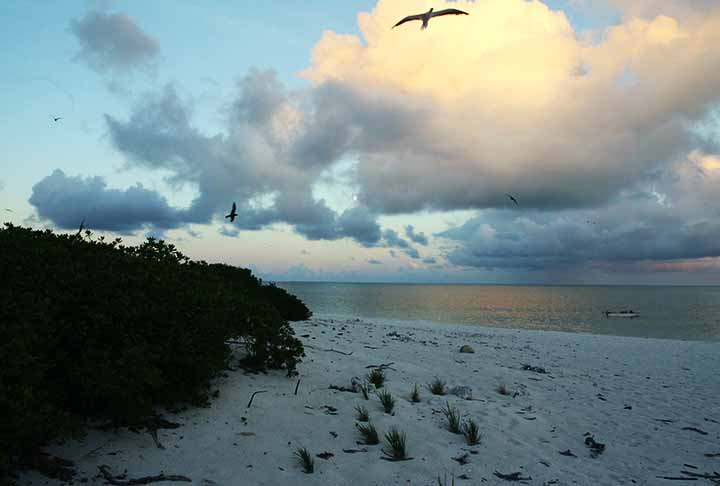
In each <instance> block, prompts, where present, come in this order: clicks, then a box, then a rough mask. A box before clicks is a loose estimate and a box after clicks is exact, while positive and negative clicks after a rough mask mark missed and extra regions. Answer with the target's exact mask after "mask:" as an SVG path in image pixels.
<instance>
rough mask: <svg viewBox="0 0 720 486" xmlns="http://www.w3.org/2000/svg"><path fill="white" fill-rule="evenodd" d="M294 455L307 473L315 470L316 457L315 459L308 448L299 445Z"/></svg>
mask: <svg viewBox="0 0 720 486" xmlns="http://www.w3.org/2000/svg"><path fill="white" fill-rule="evenodd" d="M294 455H295V457H296V458H297V460H298V462H299V463H300V466H302V468H303V471H305V473H306V474H312V473H313V472H315V459H313V456H312V454H310V452H309V451H308V450H307V448H305V447H298V448H297V450H296V451H295V454H294Z"/></svg>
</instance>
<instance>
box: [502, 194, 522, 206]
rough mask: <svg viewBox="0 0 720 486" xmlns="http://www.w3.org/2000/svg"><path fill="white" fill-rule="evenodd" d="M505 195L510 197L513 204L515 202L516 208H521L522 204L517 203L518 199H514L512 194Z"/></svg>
mask: <svg viewBox="0 0 720 486" xmlns="http://www.w3.org/2000/svg"><path fill="white" fill-rule="evenodd" d="M505 195H506V196H507V197H509V198H510V200H511V201H512V202H514V203H515V205H516V206H520V203H519V202H517V199H515V198H514V197H512V196H511V195H510V194H505Z"/></svg>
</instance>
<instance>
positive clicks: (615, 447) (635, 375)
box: [19, 317, 720, 486]
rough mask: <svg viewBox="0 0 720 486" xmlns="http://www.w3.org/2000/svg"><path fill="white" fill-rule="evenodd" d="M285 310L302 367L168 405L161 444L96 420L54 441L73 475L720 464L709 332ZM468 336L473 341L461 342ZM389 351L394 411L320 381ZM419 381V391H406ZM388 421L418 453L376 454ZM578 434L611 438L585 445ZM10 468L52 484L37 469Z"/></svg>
mask: <svg viewBox="0 0 720 486" xmlns="http://www.w3.org/2000/svg"><path fill="white" fill-rule="evenodd" d="M292 325H293V327H294V329H295V332H296V335H297V336H298V337H299V338H300V339H301V340H302V341H303V343H304V344H305V345H306V355H307V356H306V357H305V358H304V359H303V361H302V363H300V365H299V367H298V371H299V376H298V377H296V378H288V377H286V376H285V374H284V373H282V372H268V373H267V374H251V373H249V372H245V371H243V370H237V371H234V372H228V373H227V374H226V375H225V376H223V377H220V378H218V379H217V380H216V381H215V383H214V384H213V390H218V391H219V396H218V397H217V398H215V399H213V401H212V402H211V404H210V407H208V408H194V409H189V410H187V411H184V412H180V413H177V414H166V415H165V417H166V418H167V419H168V420H171V421H174V422H178V423H180V424H182V425H181V427H179V428H177V429H173V430H159V431H158V436H157V439H158V442H157V443H156V442H155V440H154V439H153V438H152V437H151V436H150V434H148V433H133V432H129V431H127V430H121V431H118V432H117V433H113V432H107V431H98V430H91V431H89V433H88V435H87V437H86V438H85V439H83V440H80V441H68V442H66V443H65V444H64V445H54V446H52V447H50V448H48V451H49V452H50V453H52V454H55V455H57V456H59V457H62V458H64V459H68V460H72V461H74V462H75V464H76V466H77V468H78V474H77V476H76V478H75V482H76V483H77V482H80V481H81V480H82V479H86V480H87V481H86V482H87V484H106V481H105V480H104V479H103V478H102V477H98V467H99V466H103V465H105V466H108V468H109V469H108V470H110V471H112V474H116V475H120V474H121V473H123V471H125V470H126V471H127V477H128V478H139V477H144V476H154V475H158V474H160V473H161V472H163V473H164V474H166V475H170V474H172V475H182V476H183V477H187V478H189V479H191V481H192V484H203V485H206V486H208V485H213V484H215V485H221V486H230V485H244V484H253V485H254V484H257V485H273V484H298V485H300V484H303V485H310V484H312V485H315V484H320V485H326V484H327V485H336V484H358V485H364V484H368V485H375V484H377V485H381V484H382V485H388V484H398V485H431V484H437V477H438V476H441V477H444V475H445V474H447V476H448V478H450V477H451V476H452V475H454V476H455V477H456V480H455V481H456V484H458V485H462V484H468V485H471V484H479V483H481V482H482V483H483V484H489V485H493V484H512V483H508V482H507V481H505V480H503V479H501V478H499V477H497V476H496V475H494V473H495V472H496V471H497V472H499V473H502V474H510V473H514V472H520V473H521V477H530V478H532V479H531V480H528V481H527V482H526V483H525V484H539V485H540V484H581V485H583V484H587V485H604V484H608V485H610V484H648V485H649V484H663V483H665V482H667V481H664V480H662V479H659V478H658V477H659V476H680V475H681V471H682V470H687V466H684V465H687V464H690V465H691V466H695V467H696V468H697V469H693V471H698V472H706V471H707V472H709V471H713V470H718V469H720V457H707V456H706V454H715V453H720V442H719V440H718V439H719V438H720V416H719V415H718V413H720V412H718V409H717V402H716V397H717V394H718V392H719V391H720V376H718V374H717V373H716V370H718V369H720V366H719V365H720V346H718V345H717V344H716V343H704V342H698V341H677V340H666V339H650V338H633V337H618V336H605V335H592V334H581V333H566V332H556V331H530V330H511V329H499V328H489V327H478V326H467V325H462V324H459V325H451V324H442V325H439V324H433V323H423V322H417V321H414V322H405V323H402V322H397V321H393V322H388V321H383V320H370V319H359V318H354V319H353V318H350V319H335V318H327V317H321V318H314V319H311V320H309V321H304V322H296V323H293V324H292ZM463 345H469V346H471V347H472V348H473V350H474V351H475V352H474V353H460V352H459V349H460V347H461V346H463ZM383 364H384V365H387V366H386V370H385V371H386V375H387V382H386V384H385V386H384V388H385V389H387V390H388V391H389V392H390V393H391V394H392V395H393V396H394V398H395V401H396V405H395V409H394V413H393V414H387V413H384V412H383V409H382V406H381V405H380V401H379V400H378V398H377V396H376V395H375V394H374V393H370V396H369V400H367V401H366V400H364V399H363V398H362V395H361V394H360V393H353V392H351V391H340V390H337V389H335V390H333V389H329V388H328V387H330V386H331V385H332V386H335V387H338V388H341V389H343V388H350V387H351V381H352V379H353V377H357V378H363V377H364V376H365V375H366V374H367V373H368V372H369V371H370V370H371V369H372V368H368V366H378V365H383ZM523 365H529V366H531V367H534V369H530V370H528V369H523ZM236 366H237V364H236V363H235V362H234V363H233V367H236ZM540 368H542V369H543V370H545V371H546V373H538V372H537V371H538V370H539V369H540ZM436 377H437V378H440V379H442V380H445V381H446V382H447V386H448V389H452V388H454V387H457V386H466V387H470V388H471V389H472V399H471V400H465V399H462V398H460V397H457V396H454V395H450V394H449V395H446V396H436V395H432V394H431V393H430V391H429V390H428V389H427V388H426V387H425V385H426V384H427V383H429V382H430V381H431V380H433V379H434V378H436ZM298 379H299V380H300V381H299V386H298V385H297V383H298ZM416 383H417V384H418V385H419V387H420V395H421V399H420V402H419V403H413V402H412V401H411V400H410V393H411V391H412V388H413V385H414V384H416ZM500 385H504V386H505V387H506V389H507V390H508V392H509V394H508V395H501V394H500V393H498V391H497V390H498V387H500ZM296 386H297V394H295V388H296ZM258 391H263V393H260V394H257V395H256V396H255V398H254V399H253V403H252V405H251V406H250V407H248V406H247V405H248V401H249V400H250V398H251V396H252V395H253V393H254V392H258ZM448 403H449V404H450V405H451V406H454V407H456V408H457V409H458V410H459V411H460V413H461V414H462V416H463V418H465V419H468V418H473V419H474V420H475V421H477V423H478V424H479V426H480V433H481V434H482V440H481V443H480V444H479V445H477V446H468V445H467V444H466V441H465V438H464V437H463V436H462V435H458V434H453V433H451V432H450V431H448V430H447V427H446V425H447V421H446V419H445V416H444V415H443V414H442V413H441V411H440V410H441V409H442V408H443V407H445V406H446V405H447V404H448ZM356 406H364V407H366V408H367V410H368V411H369V415H370V422H371V423H372V424H374V425H375V426H376V427H377V430H378V432H379V434H380V436H381V444H380V445H362V444H358V441H361V437H360V435H359V434H358V433H357V430H356V426H355V424H356V420H355V407H356ZM392 427H395V428H397V429H398V430H402V431H404V432H405V433H406V434H407V449H408V455H409V456H410V457H412V460H408V461H402V462H391V461H387V460H383V459H382V457H383V453H382V452H381V450H382V449H387V445H386V444H385V442H384V441H383V439H382V436H383V435H384V433H385V432H387V431H388V430H390V428H392ZM586 434H591V435H592V437H593V440H596V441H597V442H599V443H602V444H605V450H604V451H602V452H601V453H597V451H593V450H592V449H590V448H589V447H588V446H587V445H586V443H585V442H586V439H587V437H588V436H587V435H586ZM158 443H159V444H160V445H161V446H162V448H159V447H158ZM298 447H306V448H307V449H308V450H309V451H310V452H311V453H312V454H313V455H316V454H320V453H324V452H328V453H330V454H332V455H331V456H326V457H328V458H327V459H322V458H319V457H315V472H314V473H313V474H306V473H304V472H303V471H302V469H301V468H300V466H299V465H298V463H297V461H296V459H295V458H294V456H293V453H294V452H295V451H296V449H297V448H298ZM344 451H345V452H344ZM346 451H355V452H346ZM567 451H569V452H570V454H567V455H564V454H560V453H561V452H567ZM463 457H464V459H462V458H463ZM456 459H457V460H456ZM459 462H466V464H460V463H459ZM461 477H463V478H468V479H460V478H461ZM19 483H20V484H55V483H54V482H53V481H52V480H47V478H44V477H42V476H39V475H38V474H37V473H23V474H22V476H21V480H20V482H19ZM668 484H672V482H668ZM698 484H701V483H698Z"/></svg>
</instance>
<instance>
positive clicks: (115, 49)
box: [70, 12, 160, 73]
mask: <svg viewBox="0 0 720 486" xmlns="http://www.w3.org/2000/svg"><path fill="white" fill-rule="evenodd" d="M70 30H71V32H72V33H73V34H74V35H75V37H76V38H77V39H78V41H79V42H80V51H79V52H78V53H77V55H76V58H77V59H80V60H82V61H84V62H85V63H87V64H88V65H89V66H90V67H91V68H92V69H94V70H95V71H98V72H100V73H104V72H107V71H111V72H115V73H121V72H126V71H130V70H133V69H136V68H139V67H147V66H149V65H150V64H151V63H152V62H153V61H154V59H155V58H156V57H157V55H158V53H159V51H160V46H159V44H158V42H157V40H155V39H153V38H152V37H150V36H149V35H148V34H146V33H145V32H143V30H142V29H141V28H140V27H139V26H138V25H137V24H136V23H135V22H134V21H133V20H132V19H131V18H130V17H128V16H127V15H126V14H124V13H115V14H106V13H102V12H89V13H88V14H87V15H85V17H83V18H81V19H74V20H71V21H70Z"/></svg>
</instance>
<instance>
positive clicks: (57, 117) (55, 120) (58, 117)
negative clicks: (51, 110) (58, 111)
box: [53, 116, 62, 122]
mask: <svg viewBox="0 0 720 486" xmlns="http://www.w3.org/2000/svg"><path fill="white" fill-rule="evenodd" d="M60 120H62V117H61V116H55V117H53V121H54V122H57V121H60Z"/></svg>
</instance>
